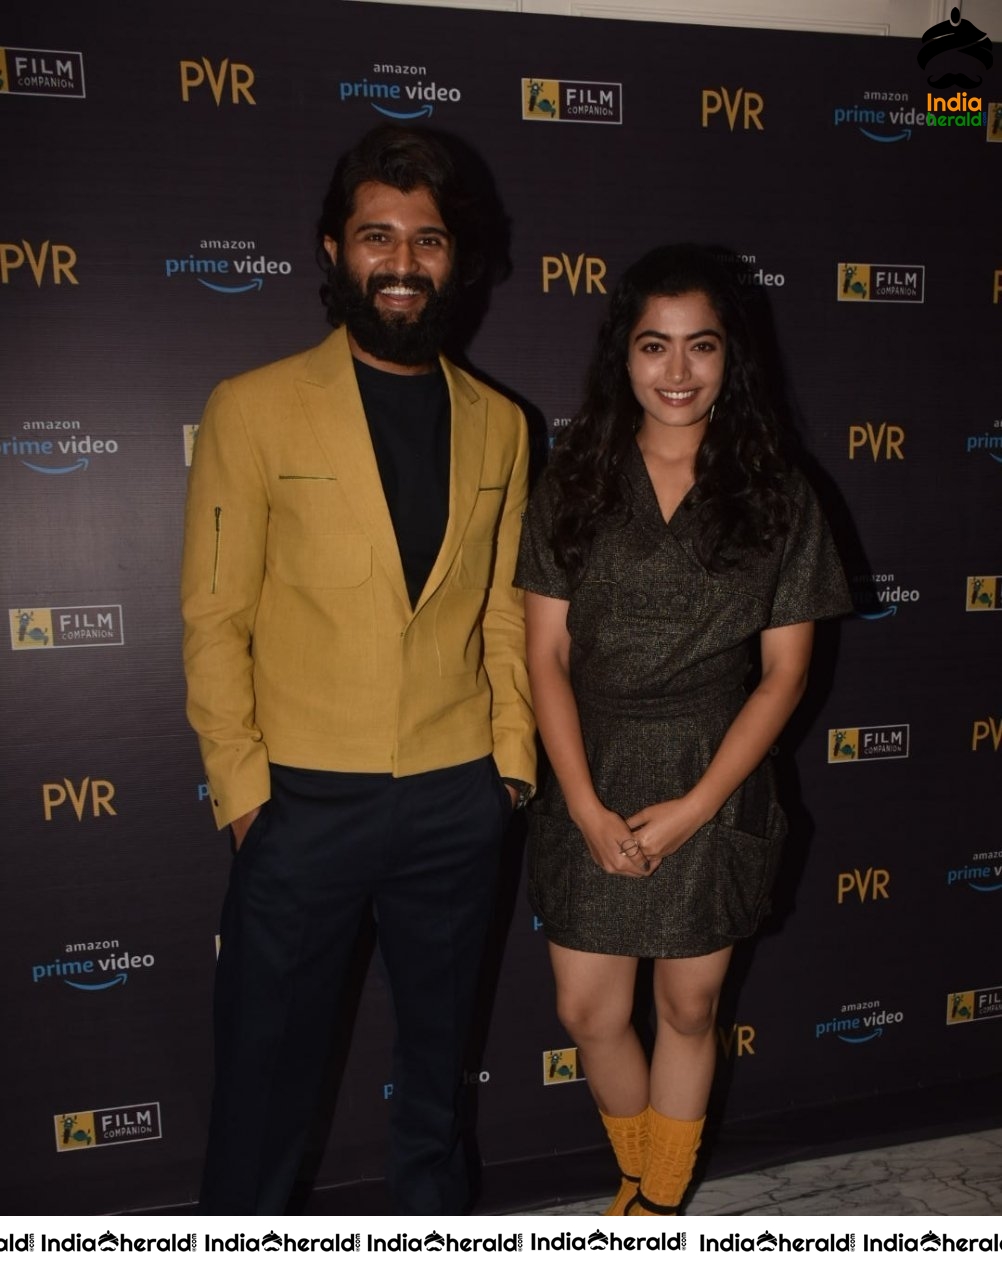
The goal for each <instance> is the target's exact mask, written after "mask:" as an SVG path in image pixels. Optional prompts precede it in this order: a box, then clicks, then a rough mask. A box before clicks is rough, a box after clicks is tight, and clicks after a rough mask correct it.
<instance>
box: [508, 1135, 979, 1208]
mask: <svg viewBox="0 0 1002 1266" xmlns="http://www.w3.org/2000/svg"><path fill="white" fill-rule="evenodd" d="M610 1197H611V1193H610ZM607 1203H608V1198H604V1199H601V1200H582V1201H578V1202H576V1203H574V1204H565V1205H559V1206H556V1207H553V1208H550V1209H536V1210H533V1213H534V1214H538V1215H541V1216H560V1215H567V1214H596V1213H601V1212H602V1210H603V1208H604V1207H605V1206H606V1204H607ZM687 1212H688V1213H689V1214H690V1215H691V1216H699V1215H721V1216H731V1217H742V1216H745V1217H747V1216H759V1217H762V1216H765V1215H770V1216H774V1217H775V1216H794V1215H798V1216H799V1215H806V1216H819V1217H823V1216H826V1215H832V1214H845V1215H850V1214H851V1215H854V1216H855V1215H868V1214H869V1215H879V1214H893V1215H895V1216H909V1215H914V1216H921V1215H925V1216H928V1215H930V1214H934V1215H950V1214H954V1215H957V1214H963V1215H982V1216H983V1215H996V1216H997V1215H999V1214H1002V1130H986V1131H984V1132H983V1133H979V1134H960V1135H956V1136H954V1137H952V1138H940V1139H928V1140H925V1141H923V1142H920V1143H903V1144H900V1145H898V1146H896V1147H883V1148H875V1149H873V1150H871V1151H866V1152H855V1153H852V1154H849V1155H845V1156H826V1157H822V1158H821V1159H818V1160H807V1161H796V1162H794V1163H792V1164H789V1165H777V1166H774V1167H772V1168H770V1169H764V1170H762V1171H760V1172H759V1173H753V1174H736V1175H733V1176H732V1177H729V1178H717V1179H712V1180H710V1181H707V1182H704V1183H703V1184H702V1185H701V1186H700V1187H699V1188H698V1190H697V1191H696V1192H695V1194H694V1195H693V1198H692V1200H691V1202H690V1203H689V1206H688V1209H687Z"/></svg>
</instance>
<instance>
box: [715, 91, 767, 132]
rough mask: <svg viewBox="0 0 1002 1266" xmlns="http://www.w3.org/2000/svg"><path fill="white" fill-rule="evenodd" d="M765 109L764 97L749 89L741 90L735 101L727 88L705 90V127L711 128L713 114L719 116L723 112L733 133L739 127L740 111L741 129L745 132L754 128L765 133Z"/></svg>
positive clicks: (735, 96)
mask: <svg viewBox="0 0 1002 1266" xmlns="http://www.w3.org/2000/svg"><path fill="white" fill-rule="evenodd" d="M742 107H743V108H742ZM764 108H765V102H764V100H763V99H762V96H761V95H760V94H759V93H757V92H749V91H748V89H747V88H739V89H738V90H737V92H735V94H734V99H733V101H732V100H731V94H730V93H729V92H728V91H727V89H726V88H720V90H719V91H718V90H717V89H716V88H704V89H703V127H709V126H710V115H711V114H719V113H720V111H721V110H723V112H724V115H725V117H726V119H727V126H728V127H729V128H730V130H731V131H732V132H733V131H734V128H735V127H736V126H737V121H738V112H739V111H740V112H741V117H742V122H741V127H742V129H743V130H744V131H745V132H747V131H748V129H749V128H753V127H754V128H758V130H759V131H760V132H764V131H765V126H764V124H763V123H762V118H761V115H762V111H763V109H764Z"/></svg>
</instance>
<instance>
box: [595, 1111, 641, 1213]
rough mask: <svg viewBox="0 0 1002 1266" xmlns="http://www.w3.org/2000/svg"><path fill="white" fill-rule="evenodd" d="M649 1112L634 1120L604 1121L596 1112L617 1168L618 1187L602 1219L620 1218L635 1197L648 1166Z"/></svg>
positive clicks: (603, 1114) (604, 1118) (614, 1119)
mask: <svg viewBox="0 0 1002 1266" xmlns="http://www.w3.org/2000/svg"><path fill="white" fill-rule="evenodd" d="M649 1111H650V1109H649V1108H645V1109H644V1110H643V1112H638V1113H637V1115H636V1116H635V1117H607V1116H606V1115H605V1113H604V1112H602V1111H601V1110H600V1111H599V1116H600V1117H601V1118H602V1124H603V1125H604V1126H605V1132H606V1134H608V1136H609V1142H610V1143H611V1144H612V1150H613V1151H614V1152H615V1153H616V1163H617V1164H618V1165H619V1172H620V1176H621V1178H620V1184H619V1191H617V1192H616V1198H615V1199H614V1200H613V1202H612V1204H611V1205H609V1207H608V1209H606V1211H605V1215H604V1216H605V1217H607V1218H608V1217H621V1216H622V1215H623V1214H624V1213H625V1212H626V1206H627V1204H628V1203H629V1202H630V1200H632V1199H633V1197H634V1196H635V1195H636V1194H637V1189H638V1187H639V1185H640V1175H641V1174H642V1173H643V1172H644V1166H645V1165H646V1163H647V1114H648V1112H649Z"/></svg>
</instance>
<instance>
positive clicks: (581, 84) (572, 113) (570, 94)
mask: <svg viewBox="0 0 1002 1266" xmlns="http://www.w3.org/2000/svg"><path fill="white" fill-rule="evenodd" d="M522 118H523V119H527V120H529V121H530V122H546V121H550V122H555V123H614V124H618V123H622V122H623V85H622V84H616V83H608V84H607V83H598V82H597V81H595V80H584V79H523V80H522Z"/></svg>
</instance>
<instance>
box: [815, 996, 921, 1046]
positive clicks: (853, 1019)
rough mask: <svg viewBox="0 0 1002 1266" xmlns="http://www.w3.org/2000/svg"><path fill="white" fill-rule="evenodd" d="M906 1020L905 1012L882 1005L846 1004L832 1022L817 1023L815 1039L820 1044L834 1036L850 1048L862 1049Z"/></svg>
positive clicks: (870, 1003) (821, 1021) (871, 1003)
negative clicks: (857, 1047)
mask: <svg viewBox="0 0 1002 1266" xmlns="http://www.w3.org/2000/svg"><path fill="white" fill-rule="evenodd" d="M904 1018H905V1013H904V1012H903V1011H893V1010H891V1009H890V1008H889V1007H884V1006H882V1005H881V1004H880V1003H879V1002H846V1003H843V1004H842V1006H841V1007H840V1008H839V1011H838V1014H837V1015H833V1016H832V1017H831V1019H830V1020H818V1021H817V1022H816V1023H815V1025H814V1038H815V1040H816V1041H818V1040H820V1039H821V1038H825V1037H834V1038H837V1039H838V1041H840V1042H845V1043H846V1045H848V1046H862V1045H863V1044H864V1043H865V1042H873V1041H876V1039H877V1038H880V1037H883V1036H884V1034H885V1033H886V1032H887V1030H888V1029H889V1028H890V1027H891V1026H897V1025H900V1024H901V1023H902V1022H903V1021H904Z"/></svg>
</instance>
